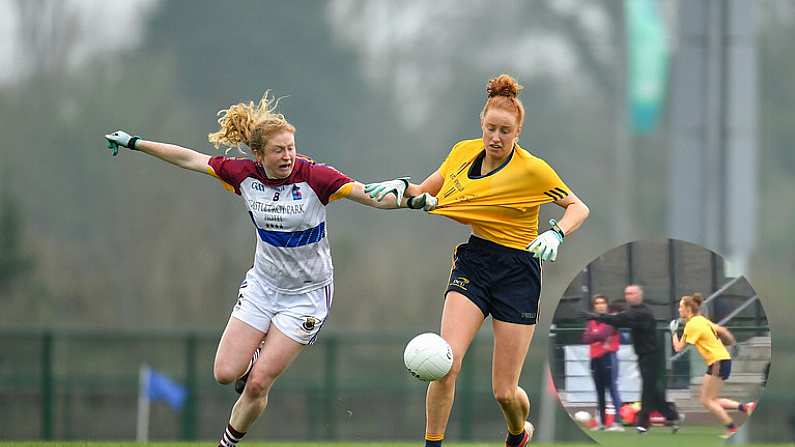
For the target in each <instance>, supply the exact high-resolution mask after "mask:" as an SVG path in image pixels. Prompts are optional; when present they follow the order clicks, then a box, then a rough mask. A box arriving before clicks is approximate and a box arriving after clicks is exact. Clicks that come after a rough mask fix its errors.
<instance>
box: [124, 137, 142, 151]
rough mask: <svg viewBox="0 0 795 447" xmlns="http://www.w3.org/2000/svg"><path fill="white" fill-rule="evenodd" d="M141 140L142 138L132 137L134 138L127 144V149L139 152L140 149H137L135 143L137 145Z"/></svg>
mask: <svg viewBox="0 0 795 447" xmlns="http://www.w3.org/2000/svg"><path fill="white" fill-rule="evenodd" d="M140 139H141V137H132V138H130V141H128V142H127V149H130V150H133V151H137V150H138V149H136V148H135V143H137V142H138V140H140Z"/></svg>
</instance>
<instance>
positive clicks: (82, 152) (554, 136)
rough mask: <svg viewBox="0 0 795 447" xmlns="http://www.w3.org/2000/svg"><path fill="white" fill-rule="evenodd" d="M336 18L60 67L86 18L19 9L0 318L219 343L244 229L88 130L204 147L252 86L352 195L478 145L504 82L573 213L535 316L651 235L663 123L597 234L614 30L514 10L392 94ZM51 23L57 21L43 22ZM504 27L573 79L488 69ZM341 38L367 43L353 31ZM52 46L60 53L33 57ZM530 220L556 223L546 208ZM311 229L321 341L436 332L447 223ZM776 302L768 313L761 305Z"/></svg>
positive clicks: (243, 264) (252, 20)
mask: <svg viewBox="0 0 795 447" xmlns="http://www.w3.org/2000/svg"><path fill="white" fill-rule="evenodd" d="M23 3H24V2H23ZM57 3H58V2H46V1H41V2H36V5H38V7H47V5H50V6H49V7H51V8H53V7H56V6H52V5H55V4H57ZM335 3H339V2H331V3H330V4H325V5H318V4H316V3H314V2H310V1H308V0H301V1H294V2H284V3H279V6H278V7H274V6H273V5H272V4H270V3H263V2H256V1H253V0H252V1H241V2H237V3H235V5H234V7H230V5H229V4H225V3H218V2H213V1H210V0H199V1H192V2H187V1H168V2H162V3H159V4H158V6H157V9H156V10H155V12H154V14H153V15H152V16H151V17H150V18H149V20H148V22H147V24H146V27H145V29H144V30H143V31H142V36H141V37H142V44H141V45H139V46H138V47H136V48H134V49H129V50H123V51H117V52H110V53H104V54H100V55H97V56H95V57H93V58H92V59H91V60H89V61H87V62H85V63H82V64H80V65H79V66H76V67H73V66H69V64H68V63H67V61H68V60H69V57H68V55H69V52H74V51H77V50H78V48H77V47H78V42H77V40H76V39H74V38H72V37H71V36H74V35H76V31H75V29H73V28H74V27H79V26H86V25H85V23H84V22H80V21H79V20H77V19H74V20H59V15H58V14H42V15H34V14H27V15H25V16H24V20H20V22H19V23H20V30H19V33H20V35H21V36H25V38H24V39H22V40H21V42H22V45H28V47H26V49H25V52H24V54H25V56H26V57H27V58H30V59H32V61H29V62H28V63H29V64H30V66H32V67H37V68H36V69H35V70H33V71H31V73H30V75H29V76H26V77H24V78H22V79H20V80H18V81H15V82H13V83H9V84H6V85H3V86H2V87H0V114H2V117H3V120H2V123H1V124H0V129H1V130H2V134H3V137H4V146H5V150H4V151H3V168H2V170H1V171H2V173H3V176H4V179H3V181H2V182H0V187H2V191H0V213H2V214H0V248H1V249H2V253H0V288H2V289H0V303H1V304H2V305H3V309H4V311H3V312H0V324H2V325H3V326H5V327H16V326H24V327H31V326H32V327H106V328H125V329H134V328H167V327H180V328H213V329H218V330H219V333H220V329H221V327H222V325H223V323H224V322H225V320H226V318H227V317H228V313H229V311H230V309H231V306H232V304H233V302H234V300H235V297H236V288H237V285H238V284H239V281H240V279H241V278H242V276H243V274H244V272H245V271H246V269H247V268H248V267H249V266H250V263H251V260H252V258H253V250H254V243H255V239H254V232H253V231H252V228H251V225H250V222H249V221H248V218H247V216H246V215H245V213H244V208H243V205H242V204H241V203H240V201H239V198H237V197H236V196H234V195H232V194H229V193H228V192H226V191H224V190H223V189H221V188H220V187H219V185H218V184H217V182H215V181H214V180H212V179H210V178H209V177H208V178H204V177H202V176H199V175H194V174H191V173H189V172H183V171H180V170H178V169H176V168H173V167H171V166H167V165H165V164H163V163H161V162H158V161H157V160H155V159H151V158H149V157H146V156H143V155H141V154H137V153H129V152H122V153H121V154H119V156H118V157H116V158H114V157H111V156H110V153H109V152H108V151H107V150H105V149H104V145H103V139H102V135H103V134H105V133H107V132H109V131H112V130H114V129H117V128H123V129H126V130H128V131H131V132H132V133H135V134H139V135H142V136H145V137H146V138H149V139H153V140H161V141H168V142H174V143H178V144H181V145H184V146H188V147H192V148H195V149H197V150H200V151H203V152H206V153H211V152H212V151H214V149H213V148H212V147H211V146H210V145H209V144H208V143H207V139H206V136H207V134H208V133H209V132H211V131H214V130H215V128H216V126H217V123H216V122H215V120H216V111H218V110H219V109H222V108H225V107H227V106H228V105H230V104H234V103H236V102H239V101H244V100H251V99H254V100H256V99H258V97H259V96H261V95H262V94H263V93H264V91H265V90H266V89H272V92H273V93H274V94H275V95H277V96H282V95H287V97H286V98H285V99H284V100H283V101H282V103H281V110H282V112H283V113H285V114H286V115H287V117H288V119H289V120H290V121H292V122H293V123H294V124H295V125H296V127H297V128H298V132H297V135H296V140H297V143H298V147H299V151H300V152H303V153H305V154H307V155H309V156H311V157H313V158H315V159H317V160H319V161H322V162H326V163H329V164H332V165H334V166H335V167H337V168H338V169H340V170H342V171H343V172H345V173H347V174H349V175H351V176H352V177H354V178H356V179H358V180H360V181H363V182H367V181H373V180H378V179H383V178H386V177H395V176H399V175H411V176H413V178H414V179H415V180H421V179H423V178H424V177H425V176H426V175H428V174H430V173H431V172H433V171H434V170H435V169H436V167H437V166H438V164H439V163H440V162H441V161H442V160H443V158H444V157H445V155H446V154H447V151H448V149H449V147H450V146H451V145H452V144H454V143H455V142H456V141H458V140H460V139H464V138H475V137H478V136H479V135H480V130H479V127H478V113H479V112H480V108H481V106H482V103H483V98H484V93H483V87H484V85H485V82H486V80H487V79H488V78H489V77H492V76H494V75H496V74H499V73H501V72H509V73H513V74H515V75H516V76H517V77H518V78H519V79H520V82H521V83H522V84H523V85H524V86H525V90H524V92H523V94H522V98H523V100H524V102H525V104H526V106H527V116H526V121H525V125H524V131H523V134H522V138H521V143H522V144H523V146H525V147H526V148H528V149H529V150H530V151H531V152H534V153H535V154H537V155H539V156H540V157H542V158H544V159H546V160H547V161H548V162H550V164H552V166H554V167H555V168H556V170H557V171H558V172H559V173H560V174H561V176H562V177H563V178H564V180H565V181H566V182H567V183H568V184H569V185H570V186H571V187H572V189H573V190H574V191H575V192H577V194H578V195H579V196H580V197H581V198H582V199H583V200H585V202H586V203H588V204H589V206H590V207H591V209H592V214H591V218H590V220H589V222H588V223H587V225H586V226H585V227H584V228H583V229H582V230H581V232H580V233H578V234H577V235H575V236H574V237H572V238H571V240H568V239H567V241H566V244H564V246H563V247H562V256H561V260H560V261H559V262H558V263H556V264H554V265H551V266H550V267H549V268H547V269H545V291H544V309H543V311H542V312H544V313H545V314H546V315H551V314H552V311H553V309H554V305H555V302H556V300H557V298H558V297H559V296H561V294H562V292H563V290H564V289H565V287H566V285H567V283H568V281H569V280H570V279H571V278H573V277H574V276H575V274H576V273H577V271H578V269H579V268H580V266H583V265H585V264H586V263H587V262H588V261H590V260H591V259H593V258H594V257H596V256H598V255H599V254H600V253H602V252H604V251H605V250H607V249H609V248H612V247H614V246H616V245H619V244H621V243H623V242H626V241H628V240H632V239H638V238H644V237H657V238H661V237H665V227H664V225H665V219H664V215H665V206H666V197H665V194H666V190H667V188H666V186H665V185H666V181H667V175H666V172H665V169H661V166H666V163H667V151H668V148H667V137H666V133H665V129H666V127H667V126H666V125H665V123H664V124H663V125H662V126H661V129H660V130H659V131H658V132H656V133H654V134H652V135H651V136H649V137H644V138H642V139H637V138H636V139H635V141H634V154H635V165H634V166H633V171H632V173H631V179H632V184H633V185H636V187H633V190H632V191H631V198H632V202H633V210H634V212H633V215H632V218H633V223H634V228H635V230H634V232H633V234H631V235H627V236H625V237H617V236H615V235H614V233H613V231H612V226H613V215H612V213H613V209H614V205H613V203H612V198H613V197H614V195H615V194H614V191H615V189H614V187H615V181H614V178H615V169H614V166H613V153H614V152H613V145H614V141H615V138H616V135H615V133H616V126H615V124H614V121H615V117H616V113H617V112H616V110H617V109H616V106H615V105H616V101H615V97H616V94H615V88H614V87H615V84H614V82H613V79H616V78H617V77H618V76H619V74H620V70H622V66H621V64H616V63H613V62H612V61H613V60H614V53H615V48H618V47H619V45H620V42H619V41H618V39H620V36H619V35H618V34H615V33H613V34H608V35H607V36H606V37H605V36H602V37H603V38H602V39H601V40H598V39H597V40H590V39H589V38H588V36H590V35H593V31H591V30H589V28H588V27H587V26H585V25H583V22H582V21H580V20H578V18H577V17H576V16H574V15H573V13H572V12H571V11H562V10H560V8H557V7H555V6H553V5H554V2H533V3H532V8H531V7H530V6H524V7H519V10H518V11H515V13H516V14H514V15H511V16H510V17H507V18H506V20H510V21H511V23H510V26H506V27H505V28H499V29H494V30H492V31H493V33H494V36H495V37H494V40H493V41H489V42H487V43H488V45H482V46H478V44H477V41H478V39H479V35H478V34H477V33H467V34H468V36H469V37H468V39H469V40H467V41H465V42H463V43H461V42H457V43H456V42H453V43H451V44H450V47H449V51H445V47H444V45H443V44H439V43H438V42H434V45H429V47H430V48H431V50H427V49H426V50H425V51H428V54H427V55H425V57H428V58H429V59H434V58H436V57H439V58H446V60H449V62H448V63H449V64H451V65H450V66H451V70H452V72H454V73H455V76H454V77H452V78H450V79H446V81H445V82H444V83H442V84H438V85H437V84H436V83H435V82H434V81H435V80H434V79H432V78H431V77H429V79H428V80H427V82H426V81H425V80H420V81H419V82H418V83H416V84H412V85H415V87H414V88H415V91H411V92H403V91H400V89H396V85H398V84H392V83H389V82H386V81H384V82H382V83H378V82H372V78H368V77H367V76H366V75H365V74H364V71H363V70H362V68H361V66H362V61H361V57H362V56H361V52H359V51H357V49H356V47H355V45H352V44H351V43H350V42H349V39H348V40H346V39H344V38H340V36H339V31H335V28H334V27H333V26H332V24H331V23H330V20H329V7H331V6H334V4H335ZM342 3H343V6H346V7H363V6H362V4H361V3H357V2H342ZM778 3H780V2H773V1H769V2H763V3H760V9H761V10H762V15H761V17H760V20H761V23H762V25H761V26H760V39H759V45H760V46H759V49H760V52H759V61H760V79H761V83H762V85H761V89H760V93H761V98H760V110H761V113H762V115H761V117H760V153H761V168H760V169H761V170H762V174H763V175H761V176H760V178H761V179H762V182H763V183H762V185H761V195H762V197H760V208H761V209H760V210H759V212H760V214H761V215H762V217H763V218H762V219H761V220H762V229H761V234H760V237H759V250H758V253H759V255H758V256H757V257H756V261H757V262H756V263H755V265H754V272H753V275H752V282H753V279H754V278H761V279H763V281H764V283H763V282H762V281H760V282H759V283H757V282H754V285H755V286H756V287H757V289H758V291H759V292H760V295H762V296H765V291H766V290H769V291H771V293H772V291H773V290H787V289H785V287H787V288H788V287H791V286H792V285H793V284H792V281H793V280H792V278H791V272H792V271H793V269H795V250H793V249H792V248H793V245H792V243H791V236H790V232H791V229H792V223H793V222H795V211H793V210H792V207H788V206H782V197H784V196H786V194H787V192H789V191H792V190H793V189H795V176H793V172H795V155H793V154H794V153H793V151H792V150H791V148H790V141H791V140H792V138H790V137H792V136H793V135H792V133H793V132H795V131H793V128H792V126H791V123H792V122H793V120H795V115H794V114H795V108H793V102H794V101H793V100H795V86H793V84H792V83H791V82H789V78H790V74H791V73H792V72H793V71H795V61H793V59H792V58H789V57H782V55H788V54H793V53H795V39H792V36H793V32H795V29H794V25H793V20H792V18H791V17H790V19H789V20H785V19H782V18H781V17H780V15H779V14H776V13H775V11H776V5H777V4H778ZM329 5H331V6H329ZM613 5H614V2H610V1H608V0H604V1H595V2H593V3H592V6H593V7H595V8H597V9H599V10H600V11H601V12H602V14H603V17H604V18H606V20H608V22H609V23H608V27H607V29H615V23H619V21H620V20H621V18H620V11H617V10H616V9H617V8H615V7H614V6H613ZM337 6H338V5H337ZM56 8H57V7H56ZM481 12H482V11H481ZM481 12H478V11H473V12H472V14H470V15H466V14H464V15H463V16H461V17H459V18H458V19H456V20H457V21H458V22H457V23H456V24H457V25H459V26H461V27H462V28H466V27H472V26H480V25H479V24H481V25H482V21H483V18H482V14H481ZM60 17H70V16H69V14H68V11H61V15H60ZM523 23H525V24H527V26H531V25H532V26H535V27H537V29H538V31H539V33H550V34H553V35H555V36H558V37H560V38H561V39H564V41H565V42H567V43H568V46H567V48H569V50H570V51H571V55H572V56H571V57H573V60H574V65H573V67H574V68H573V71H572V73H573V74H572V75H571V76H568V77H565V76H563V77H561V76H553V75H550V74H549V73H544V72H537V71H534V70H532V69H528V68H521V67H519V66H517V64H516V61H515V60H514V59H515V57H516V54H515V53H511V52H510V51H508V50H507V49H506V54H505V57H504V58H500V50H501V47H500V46H499V42H500V41H506V40H507V41H510V39H511V36H512V32H513V31H512V29H513V28H516V27H519V26H522V24H523ZM610 23H612V25H610ZM343 24H344V22H343ZM334 26H336V27H337V28H339V26H340V24H339V23H337V24H336V25H334ZM448 26H449V24H448ZM121 32H123V31H121ZM357 32H359V31H357ZM589 33H590V34H589ZM358 39H359V40H360V41H362V42H366V41H367V39H368V35H367V33H366V32H361V35H360V36H358ZM50 40H54V41H55V42H57V43H58V45H51V46H47V45H42V44H41V42H42V41H46V42H49V41H50ZM491 47H493V48H491ZM417 48H418V51H419V49H421V45H420V46H419V47H417ZM469 48H472V50H471V51H470V50H468V49H469ZM610 48H612V49H613V50H612V52H611V51H610ZM605 49H607V50H605ZM435 52H437V53H438V54H437V53H435ZM487 53H488V54H489V57H488V58H487V57H486V54H487ZM56 56H57V57H56ZM383 63H389V61H384V62H383ZM390 69H391V68H390ZM426 87H427V88H428V89H429V90H428V91H427V92H425V91H424V90H423V89H424V88H426ZM431 93H433V94H434V95H435V96H433V100H432V101H431V102H430V106H429V107H430V108H429V113H428V114H427V115H424V116H425V118H424V119H423V120H421V121H420V122H419V123H414V125H412V126H409V125H406V120H405V119H404V117H403V116H401V114H403V113H407V112H406V110H409V111H410V110H411V107H410V104H409V107H408V108H405V107H404V108H400V107H396V106H395V102H396V98H399V97H409V98H410V97H411V96H412V95H419V96H423V95H426V94H427V95H431ZM408 113H410V112H408ZM409 121H410V120H409ZM542 214H543V215H545V216H552V215H557V214H559V210H557V209H554V207H547V208H546V209H545V210H544V212H543V213H542ZM544 221H546V219H544ZM329 224H330V237H331V242H332V250H333V253H334V260H335V266H336V285H337V287H336V298H337V300H336V301H335V312H334V314H333V318H332V323H331V326H330V327H331V328H343V327H344V328H346V329H359V330H381V329H385V330H390V329H405V328H412V329H428V328H432V329H434V328H436V327H437V321H438V318H439V314H440V312H439V311H440V309H441V293H442V292H443V290H444V287H445V285H446V279H447V275H448V273H449V262H450V252H451V250H452V248H453V247H454V246H455V244H457V243H458V242H460V241H463V240H464V239H465V238H466V236H467V234H468V231H467V229H466V228H465V227H463V226H461V225H458V224H455V223H453V222H451V221H446V220H443V219H441V218H437V217H435V216H434V217H431V216H427V215H418V214H415V213H411V212H408V211H391V212H384V211H377V210H373V209H368V208H364V207H361V206H358V205H355V204H353V203H352V202H348V201H343V202H336V203H334V204H332V205H331V206H330V207H329ZM757 284H760V285H757ZM786 306H789V308H791V304H787V303H785V302H784V300H783V299H782V300H777V301H775V304H772V302H771V307H775V308H779V309H781V308H788V307H786ZM376 309H377V310H376ZM774 311H775V309H774ZM768 313H769V314H771V315H774V312H771V311H770V310H769V312H768Z"/></svg>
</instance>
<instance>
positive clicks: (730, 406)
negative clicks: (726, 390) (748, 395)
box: [717, 397, 740, 410]
mask: <svg viewBox="0 0 795 447" xmlns="http://www.w3.org/2000/svg"><path fill="white" fill-rule="evenodd" d="M717 400H718V403H719V404H720V406H721V407H723V408H725V409H726V410H736V409H738V408H739V407H740V402H737V401H736V400H732V399H726V398H723V397H721V398H719V399H717Z"/></svg>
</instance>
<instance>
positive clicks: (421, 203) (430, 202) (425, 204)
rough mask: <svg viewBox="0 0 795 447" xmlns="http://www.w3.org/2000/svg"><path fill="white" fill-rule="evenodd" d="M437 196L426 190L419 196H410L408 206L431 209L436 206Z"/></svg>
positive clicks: (415, 208)
mask: <svg viewBox="0 0 795 447" xmlns="http://www.w3.org/2000/svg"><path fill="white" fill-rule="evenodd" d="M436 203H437V201H436V197H434V196H432V195H430V194H428V193H427V192H424V193H422V194H420V195H418V196H417V197H409V199H408V200H407V201H406V206H407V207H408V208H411V209H413V210H424V211H430V210H432V209H434V208H436Z"/></svg>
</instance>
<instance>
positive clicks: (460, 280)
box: [450, 276, 469, 290]
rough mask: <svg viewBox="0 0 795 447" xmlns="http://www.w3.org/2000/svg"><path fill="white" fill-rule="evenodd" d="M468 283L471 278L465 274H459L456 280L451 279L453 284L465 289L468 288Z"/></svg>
mask: <svg viewBox="0 0 795 447" xmlns="http://www.w3.org/2000/svg"><path fill="white" fill-rule="evenodd" d="M467 284H469V279H468V278H467V277H465V276H458V277H456V278H455V279H454V280H452V281H450V285H451V286H455V287H458V288H459V289H463V290H466V289H467Z"/></svg>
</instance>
